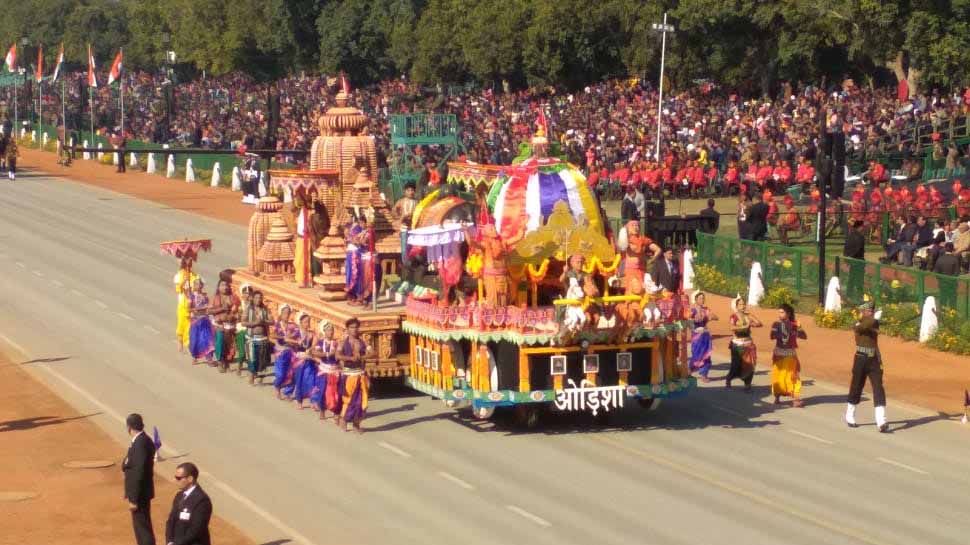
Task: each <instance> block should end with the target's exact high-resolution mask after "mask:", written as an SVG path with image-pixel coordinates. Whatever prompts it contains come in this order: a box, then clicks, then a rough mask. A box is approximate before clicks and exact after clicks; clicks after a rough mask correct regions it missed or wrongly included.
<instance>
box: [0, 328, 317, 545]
mask: <svg viewBox="0 0 970 545" xmlns="http://www.w3.org/2000/svg"><path fill="white" fill-rule="evenodd" d="M0 339H3V341H4V342H6V343H7V344H9V345H10V346H12V347H14V348H16V349H17V351H19V352H20V353H21V354H22V355H23V356H24V357H25V358H28V359H29V358H30V355H29V354H28V353H27V351H26V350H24V348H23V347H21V346H20V345H19V344H17V343H15V342H14V341H13V340H11V339H10V338H9V337H7V336H6V335H4V334H2V333H0ZM38 367H39V368H40V369H43V370H44V371H46V372H48V373H50V374H51V376H53V377H54V378H56V379H57V380H59V381H61V382H62V383H64V385H65V386H67V387H69V388H70V389H72V390H74V391H75V392H77V393H78V394H80V395H81V397H83V398H85V399H86V400H88V402H89V403H91V404H92V405H94V406H95V407H97V408H98V409H99V410H101V412H103V413H104V414H106V415H108V416H110V417H111V418H113V419H115V420H116V421H117V422H119V423H124V422H125V419H124V417H122V416H121V415H120V414H118V413H117V412H116V411H114V410H113V409H112V408H111V407H108V406H107V405H105V404H104V403H102V402H101V401H99V400H98V399H97V398H96V397H94V396H93V395H91V394H90V393H88V392H87V391H85V390H84V389H83V388H81V387H80V386H78V385H77V384H74V383H73V382H71V381H70V380H69V379H68V378H67V377H65V376H64V375H62V374H61V373H59V372H57V371H55V370H54V369H51V368H50V367H48V366H46V365H40V366H38ZM162 451H163V453H165V454H166V455H167V456H169V457H173V456H178V455H179V453H180V452H181V451H179V450H178V449H176V448H175V447H173V446H171V444H170V443H169V444H165V445H162ZM202 473H203V474H204V475H206V478H207V479H208V480H209V482H212V483H213V484H214V485H215V486H218V487H219V488H221V489H222V490H223V491H224V492H225V493H226V494H228V495H229V496H231V497H232V498H233V499H234V500H236V501H238V502H239V503H241V504H243V505H244V506H246V507H247V508H248V509H250V510H251V511H252V512H254V513H256V514H257V515H259V516H260V517H262V518H263V519H265V520H266V521H267V522H269V523H270V524H271V525H273V526H275V527H276V529H277V530H279V531H280V532H282V533H283V534H284V535H285V536H286V537H290V538H291V541H292V542H294V543H301V544H304V545H313V542H312V541H310V540H309V539H307V538H306V536H304V535H302V534H300V533H299V532H297V531H296V530H294V529H293V528H291V527H289V526H287V525H286V524H285V523H283V522H282V521H281V520H280V519H278V518H276V517H275V516H273V515H272V514H271V513H269V512H268V511H266V510H265V509H263V508H261V507H259V505H257V504H256V503H254V502H253V501H252V500H250V499H249V498H247V497H246V496H243V495H242V494H240V493H239V492H238V491H236V490H235V489H234V488H232V487H231V486H229V485H228V484H226V483H224V482H222V481H221V480H219V479H217V478H216V477H215V475H213V474H211V473H208V472H205V471H203V472H202ZM159 474H161V472H159ZM166 478H167V477H166Z"/></svg>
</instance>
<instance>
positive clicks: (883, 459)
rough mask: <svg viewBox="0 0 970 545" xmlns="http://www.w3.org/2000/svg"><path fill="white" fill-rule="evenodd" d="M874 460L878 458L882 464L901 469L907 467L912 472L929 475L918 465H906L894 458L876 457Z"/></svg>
mask: <svg viewBox="0 0 970 545" xmlns="http://www.w3.org/2000/svg"><path fill="white" fill-rule="evenodd" d="M876 460H879V461H880V462H882V463H884V464H889V465H891V466H896V467H901V468H903V469H908V470H909V471H912V472H913V473H919V474H920V475H929V473H928V472H926V471H923V470H922V469H920V468H918V467H913V466H908V465H906V464H904V463H901V462H897V461H895V460H890V459H889V458H876Z"/></svg>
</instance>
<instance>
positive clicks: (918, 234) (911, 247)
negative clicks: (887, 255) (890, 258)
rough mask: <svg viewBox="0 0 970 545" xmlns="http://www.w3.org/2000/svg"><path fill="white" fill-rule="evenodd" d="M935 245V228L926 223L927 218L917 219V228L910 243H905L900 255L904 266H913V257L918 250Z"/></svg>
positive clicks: (920, 217)
mask: <svg viewBox="0 0 970 545" xmlns="http://www.w3.org/2000/svg"><path fill="white" fill-rule="evenodd" d="M930 244H933V228H932V227H930V225H929V224H928V223H927V222H926V216H922V215H921V216H919V217H917V218H916V226H915V229H914V230H913V237H912V239H910V242H904V243H903V246H902V248H900V250H899V253H900V254H901V255H902V259H903V265H906V266H907V267H912V266H913V255H914V254H915V253H916V251H917V250H919V249H921V248H926V247H927V246H929V245H930Z"/></svg>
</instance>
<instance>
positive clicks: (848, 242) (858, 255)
mask: <svg viewBox="0 0 970 545" xmlns="http://www.w3.org/2000/svg"><path fill="white" fill-rule="evenodd" d="M864 226H865V223H864V222H863V221H862V220H855V221H854V222H853V223H852V229H851V230H850V231H849V234H847V235H845V246H843V247H842V255H843V256H845V257H851V258H852V259H865V258H866V236H865V235H863V234H862V228H863V227H864Z"/></svg>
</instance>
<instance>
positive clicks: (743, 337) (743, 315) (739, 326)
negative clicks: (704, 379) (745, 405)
mask: <svg viewBox="0 0 970 545" xmlns="http://www.w3.org/2000/svg"><path fill="white" fill-rule="evenodd" d="M731 310H733V311H734V314H732V315H731V329H732V330H733V331H734V337H733V338H732V339H731V369H730V370H729V371H728V374H727V376H726V377H725V382H726V385H727V387H728V388H730V387H731V381H732V380H733V379H736V378H739V379H741V380H742V381H743V382H744V391H745V392H750V391H751V380H752V379H753V378H754V369H755V366H756V365H757V364H758V348H757V347H756V346H755V344H754V340H752V339H751V328H752V327H761V322H760V321H759V320H758V319H757V318H755V317H754V316H753V315H751V314H748V305H747V304H746V303H745V302H744V298H743V297H741V296H740V295H739V296H737V297H735V298H734V300H733V301H731Z"/></svg>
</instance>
